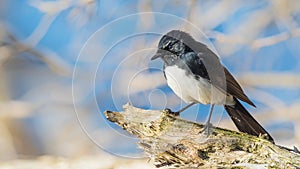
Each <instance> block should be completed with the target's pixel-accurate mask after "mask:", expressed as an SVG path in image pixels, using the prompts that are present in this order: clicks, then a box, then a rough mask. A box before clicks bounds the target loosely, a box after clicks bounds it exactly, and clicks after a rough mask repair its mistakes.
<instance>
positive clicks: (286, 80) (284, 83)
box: [238, 72, 300, 88]
mask: <svg viewBox="0 0 300 169" xmlns="http://www.w3.org/2000/svg"><path fill="white" fill-rule="evenodd" d="M238 79H239V81H240V82H241V83H242V84H245V85H247V86H256V87H273V88H275V87H284V88H300V75H299V74H295V73H282V72H270V73H254V72H253V73H252V72H249V73H245V74H243V75H240V76H238Z"/></svg>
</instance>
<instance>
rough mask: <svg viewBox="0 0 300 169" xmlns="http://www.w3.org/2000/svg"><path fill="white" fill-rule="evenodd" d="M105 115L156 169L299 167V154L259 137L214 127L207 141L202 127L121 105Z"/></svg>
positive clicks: (169, 115)
mask: <svg viewBox="0 0 300 169" xmlns="http://www.w3.org/2000/svg"><path fill="white" fill-rule="evenodd" d="M105 116H106V117H107V119H108V120H110V121H111V122H114V123H116V124H117V125H119V126H121V127H122V128H123V129H125V130H127V131H128V132H130V133H132V134H134V135H136V136H137V137H138V138H140V140H141V142H140V143H139V145H140V147H141V148H142V149H144V151H145V152H146V153H148V154H149V155H150V157H151V158H152V159H153V160H154V163H155V166H156V167H164V166H168V167H177V168H190V167H203V168H206V167H210V168H211V167H217V168H220V167H221V168H222V167H249V166H253V167H254V166H256V167H278V168H295V167H300V155H299V154H297V153H295V152H293V151H289V150H288V149H287V148H283V147H280V146H277V145H274V144H272V143H270V142H268V141H266V140H265V139H263V138H258V137H254V136H250V135H247V134H244V133H238V132H235V131H230V130H225V129H221V128H215V130H214V131H213V133H212V134H211V135H210V136H209V138H207V136H206V135H205V134H202V131H203V129H204V126H203V125H201V124H197V123H194V122H190V121H187V120H183V119H181V118H178V117H175V116H173V115H171V114H169V113H167V112H165V111H162V112H161V111H154V110H143V109H139V108H135V107H132V106H130V105H129V104H127V105H125V106H124V112H111V111H106V112H105Z"/></svg>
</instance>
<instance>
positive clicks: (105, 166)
mask: <svg viewBox="0 0 300 169" xmlns="http://www.w3.org/2000/svg"><path fill="white" fill-rule="evenodd" d="M135 168H137V169H154V168H155V167H154V166H153V165H152V164H151V162H148V160H147V159H125V158H117V157H113V156H110V155H105V154H103V155H97V156H84V157H79V158H62V157H53V156H42V157H38V158H36V159H22V160H21V159H19V160H12V161H4V162H0V169H135Z"/></svg>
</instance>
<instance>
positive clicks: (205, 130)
mask: <svg viewBox="0 0 300 169" xmlns="http://www.w3.org/2000/svg"><path fill="white" fill-rule="evenodd" d="M212 129H213V125H212V124H211V123H209V122H208V123H206V124H205V126H204V128H203V130H202V131H200V133H203V134H205V135H206V136H207V137H209V135H210V134H211V133H212Z"/></svg>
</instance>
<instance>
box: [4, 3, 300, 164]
mask: <svg viewBox="0 0 300 169" xmlns="http://www.w3.org/2000/svg"><path fill="white" fill-rule="evenodd" d="M172 29H181V30H185V31H187V32H189V33H191V34H192V35H193V36H194V37H195V38H196V39H197V40H200V41H202V42H204V43H206V44H207V45H208V46H210V47H211V48H212V50H214V51H216V52H217V53H218V54H219V57H220V58H221V60H222V62H223V63H224V65H226V67H227V68H228V69H229V70H230V71H231V72H232V74H234V75H235V77H236V78H237V79H238V81H239V82H240V83H241V85H242V86H243V88H244V89H245V91H246V93H247V95H249V97H250V98H251V99H252V100H253V101H254V102H255V104H256V105H257V108H252V107H248V106H247V108H248V109H249V111H250V112H251V113H252V114H253V115H254V116H255V118H256V119H258V121H259V122H260V123H261V124H262V125H263V126H264V127H265V128H266V129H267V130H268V131H269V133H271V135H272V136H273V137H274V139H275V142H276V143H278V144H280V145H283V146H286V147H293V146H296V147H299V146H300V74H299V73H300V56H299V53H300V47H299V45H300V1H297V0H289V1H281V0H272V1H271V0H270V1H268V0H253V1H242V0H221V1H220V0H211V1H195V0H191V1H180V0H174V1H168V0H160V1H150V0H143V1H135V0H130V1H122V0H116V1H109V0H99V1H96V0H64V1H59V0H52V1H48V0H47V1H46V0H45V1H40V0H28V1H18V0H0V77H1V80H0V135H1V137H0V159H1V160H9V159H17V158H32V157H36V156H40V155H57V156H64V157H77V156H82V155H92V154H99V153H103V154H107V155H109V154H111V155H118V156H122V157H124V156H125V157H136V158H138V157H143V156H144V155H143V154H141V153H142V152H140V150H139V149H138V148H137V147H136V145H135V143H136V142H138V140H137V139H135V138H134V137H132V136H130V135H128V134H127V133H126V132H124V131H122V130H121V129H119V128H118V127H116V126H114V125H113V124H111V123H109V122H108V121H106V120H105V118H104V117H103V111H105V110H114V111H121V110H122V105H123V104H125V103H127V102H131V104H132V105H134V106H137V107H142V108H146V109H164V108H165V107H169V108H172V109H174V110H177V109H179V108H180V107H181V106H183V105H184V104H185V103H182V101H181V100H180V99H179V98H178V97H176V96H175V95H174V94H173V92H172V91H171V90H170V88H168V87H167V86H166V82H165V80H164V77H163V74H162V72H161V68H162V61H159V60H157V61H153V62H150V57H151V55H153V54H154V52H155V50H156V49H155V47H156V46H157V42H158V40H159V38H160V37H161V35H162V34H164V33H166V32H168V31H170V30H172ZM196 108H199V110H198V109H196ZM208 108H209V106H203V105H198V106H194V107H193V108H191V109H189V110H187V111H186V112H185V113H184V114H183V118H186V119H191V120H196V121H198V122H201V123H202V122H204V121H205V119H206V115H207V112H208ZM215 118H216V119H217V120H215V121H217V122H218V123H216V124H215V125H218V126H220V127H224V128H229V129H234V130H235V127H234V126H233V124H232V122H231V120H230V119H229V118H228V115H227V114H226V113H224V114H223V113H222V110H220V111H218V112H217V113H216V115H215Z"/></svg>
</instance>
